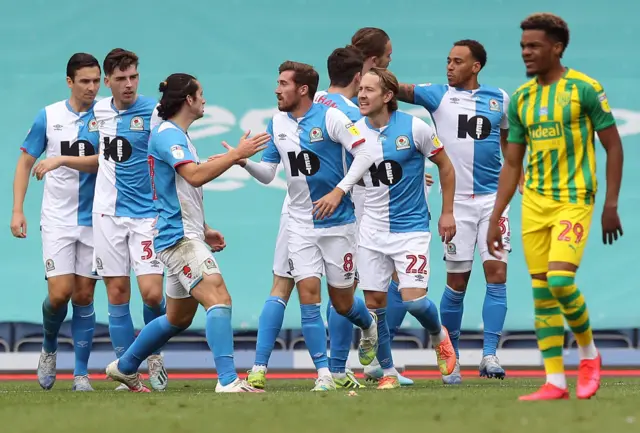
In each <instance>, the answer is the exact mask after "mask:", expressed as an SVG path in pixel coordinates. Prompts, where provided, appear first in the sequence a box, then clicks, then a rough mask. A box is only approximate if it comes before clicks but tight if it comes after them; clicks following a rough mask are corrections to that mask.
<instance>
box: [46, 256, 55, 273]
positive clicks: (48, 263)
mask: <svg viewBox="0 0 640 433" xmlns="http://www.w3.org/2000/svg"><path fill="white" fill-rule="evenodd" d="M44 265H45V267H46V268H47V272H51V271H53V270H55V269H56V265H55V264H54V263H53V260H51V259H47V261H46V262H45V263H44Z"/></svg>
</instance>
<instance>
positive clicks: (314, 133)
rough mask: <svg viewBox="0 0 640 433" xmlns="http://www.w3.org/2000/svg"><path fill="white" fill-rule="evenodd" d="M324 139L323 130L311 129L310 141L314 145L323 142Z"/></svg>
mask: <svg viewBox="0 0 640 433" xmlns="http://www.w3.org/2000/svg"><path fill="white" fill-rule="evenodd" d="M322 140H324V137H323V135H322V129H320V128H311V132H310V133H309V141H311V142H312V143H314V142H316V141H322Z"/></svg>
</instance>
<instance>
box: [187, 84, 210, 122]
mask: <svg viewBox="0 0 640 433" xmlns="http://www.w3.org/2000/svg"><path fill="white" fill-rule="evenodd" d="M187 102H188V104H189V107H190V108H191V113H192V114H193V116H194V117H195V118H196V119H200V118H201V117H202V116H204V104H205V103H206V102H207V101H205V99H204V91H203V90H202V86H201V85H200V83H198V90H197V91H196V96H195V97H192V96H189V97H188V98H187Z"/></svg>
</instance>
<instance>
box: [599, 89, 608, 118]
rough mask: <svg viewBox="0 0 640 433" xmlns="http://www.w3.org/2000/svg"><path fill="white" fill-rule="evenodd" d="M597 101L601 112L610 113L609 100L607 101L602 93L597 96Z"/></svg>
mask: <svg viewBox="0 0 640 433" xmlns="http://www.w3.org/2000/svg"><path fill="white" fill-rule="evenodd" d="M598 101H600V107H601V108H602V111H604V112H605V113H611V107H610V106H609V100H608V99H607V95H606V94H605V93H604V92H602V93H600V95H598Z"/></svg>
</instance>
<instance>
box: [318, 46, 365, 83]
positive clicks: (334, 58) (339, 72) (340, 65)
mask: <svg viewBox="0 0 640 433" xmlns="http://www.w3.org/2000/svg"><path fill="white" fill-rule="evenodd" d="M363 65H364V56H363V55H362V52H361V51H360V50H359V49H357V48H356V47H354V46H353V45H347V46H346V47H345V48H336V49H335V50H333V53H331V55H330V56H329V58H328V59H327V70H328V71H329V80H330V81H331V85H332V86H338V87H347V86H348V85H349V84H350V83H351V82H352V81H353V77H355V76H356V74H357V73H358V72H362V67H363Z"/></svg>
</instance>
